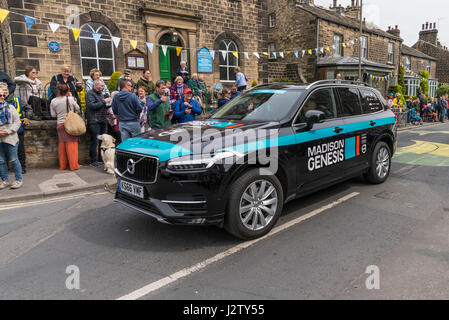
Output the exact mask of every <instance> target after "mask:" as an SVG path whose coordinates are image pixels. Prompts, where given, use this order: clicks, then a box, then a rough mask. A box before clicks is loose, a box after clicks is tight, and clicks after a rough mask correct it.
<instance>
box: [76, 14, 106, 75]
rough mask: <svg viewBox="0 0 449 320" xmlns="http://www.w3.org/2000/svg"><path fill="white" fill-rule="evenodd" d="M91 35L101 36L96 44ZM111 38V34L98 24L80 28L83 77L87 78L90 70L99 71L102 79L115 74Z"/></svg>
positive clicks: (89, 24)
mask: <svg viewBox="0 0 449 320" xmlns="http://www.w3.org/2000/svg"><path fill="white" fill-rule="evenodd" d="M93 33H98V34H100V35H101V38H100V40H99V41H98V43H95V40H94V38H93V36H92V34H93ZM111 36H112V35H111V32H110V31H109V30H108V29H107V28H106V27H105V26H103V25H101V24H99V23H93V22H91V23H88V24H85V25H83V26H82V27H81V34H80V37H79V44H80V53H81V67H82V70H83V77H85V78H87V77H89V73H90V70H92V69H98V70H100V71H101V73H102V74H103V76H104V77H110V76H111V75H112V74H113V73H114V72H115V61H114V44H113V43H112V37H111Z"/></svg>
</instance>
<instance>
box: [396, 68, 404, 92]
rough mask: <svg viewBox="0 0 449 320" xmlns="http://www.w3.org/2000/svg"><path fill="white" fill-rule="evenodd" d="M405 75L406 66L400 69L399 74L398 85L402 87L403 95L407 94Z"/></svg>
mask: <svg viewBox="0 0 449 320" xmlns="http://www.w3.org/2000/svg"><path fill="white" fill-rule="evenodd" d="M404 75H405V67H404V66H400V67H399V74H398V84H399V85H400V86H401V87H402V91H401V92H400V93H401V94H402V95H404V94H405V79H404Z"/></svg>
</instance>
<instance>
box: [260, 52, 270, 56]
mask: <svg viewBox="0 0 449 320" xmlns="http://www.w3.org/2000/svg"><path fill="white" fill-rule="evenodd" d="M262 54H263V55H264V56H269V55H270V54H269V53H268V52H262Z"/></svg>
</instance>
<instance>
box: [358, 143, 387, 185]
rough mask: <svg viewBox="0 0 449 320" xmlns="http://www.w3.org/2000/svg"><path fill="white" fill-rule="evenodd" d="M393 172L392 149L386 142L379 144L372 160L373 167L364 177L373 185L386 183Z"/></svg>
mask: <svg viewBox="0 0 449 320" xmlns="http://www.w3.org/2000/svg"><path fill="white" fill-rule="evenodd" d="M390 170H391V149H390V147H389V146H388V144H386V143H385V142H382V141H381V142H379V143H377V145H376V147H375V148H374V152H373V154H372V158H371V167H370V169H369V171H368V172H367V173H365V175H364V177H365V179H366V181H368V182H369V183H372V184H381V183H384V182H385V181H386V180H387V179H388V177H389V175H390Z"/></svg>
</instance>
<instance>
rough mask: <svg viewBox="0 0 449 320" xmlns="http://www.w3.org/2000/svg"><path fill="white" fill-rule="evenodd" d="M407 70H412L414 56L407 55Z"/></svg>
mask: <svg viewBox="0 0 449 320" xmlns="http://www.w3.org/2000/svg"><path fill="white" fill-rule="evenodd" d="M405 71H406V72H412V58H411V57H405Z"/></svg>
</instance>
